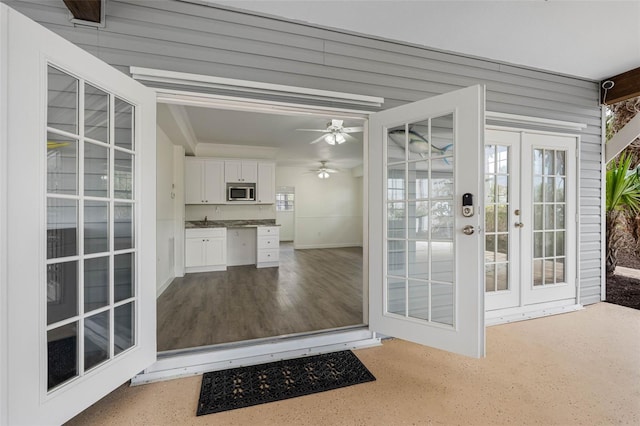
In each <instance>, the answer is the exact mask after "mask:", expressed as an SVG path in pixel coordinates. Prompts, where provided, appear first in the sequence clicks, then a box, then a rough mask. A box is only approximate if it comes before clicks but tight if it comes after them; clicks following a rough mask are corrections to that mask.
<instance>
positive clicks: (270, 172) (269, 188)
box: [256, 162, 276, 204]
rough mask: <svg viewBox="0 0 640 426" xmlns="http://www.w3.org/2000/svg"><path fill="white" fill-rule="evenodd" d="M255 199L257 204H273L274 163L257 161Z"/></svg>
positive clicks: (274, 199)
mask: <svg viewBox="0 0 640 426" xmlns="http://www.w3.org/2000/svg"><path fill="white" fill-rule="evenodd" d="M257 186H258V187H257V188H256V190H257V197H256V201H257V202H258V203H259V204H275V202H276V165H275V163H264V162H259V163H258V182H257Z"/></svg>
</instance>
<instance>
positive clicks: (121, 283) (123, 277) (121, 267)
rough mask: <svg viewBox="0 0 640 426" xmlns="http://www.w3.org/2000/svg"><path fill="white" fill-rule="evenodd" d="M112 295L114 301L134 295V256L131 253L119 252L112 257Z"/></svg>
mask: <svg viewBox="0 0 640 426" xmlns="http://www.w3.org/2000/svg"><path fill="white" fill-rule="evenodd" d="M113 263H114V266H113V281H114V283H113V285H114V288H113V297H114V302H120V301H121V300H124V299H128V298H129V297H131V296H133V295H134V283H135V257H134V254H133V253H125V254H119V255H117V256H114V257H113Z"/></svg>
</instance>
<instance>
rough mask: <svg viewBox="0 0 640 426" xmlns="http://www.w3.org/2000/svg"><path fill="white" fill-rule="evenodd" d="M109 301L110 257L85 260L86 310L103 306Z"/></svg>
mask: <svg viewBox="0 0 640 426" xmlns="http://www.w3.org/2000/svg"><path fill="white" fill-rule="evenodd" d="M108 303H109V258H108V257H98V258H94V259H87V260H85V261H84V311H85V312H89V311H92V310H94V309H99V308H102V307H103V306H106V305H107V304H108Z"/></svg>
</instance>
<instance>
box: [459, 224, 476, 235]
mask: <svg viewBox="0 0 640 426" xmlns="http://www.w3.org/2000/svg"><path fill="white" fill-rule="evenodd" d="M474 232H475V229H474V228H473V226H472V225H467V226H465V227H464V228H462V233H463V234H465V235H472V234H473V233H474Z"/></svg>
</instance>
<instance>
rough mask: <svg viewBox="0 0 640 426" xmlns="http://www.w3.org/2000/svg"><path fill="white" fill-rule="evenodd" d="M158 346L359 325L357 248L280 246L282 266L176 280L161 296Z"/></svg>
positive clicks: (359, 261) (175, 346)
mask: <svg viewBox="0 0 640 426" xmlns="http://www.w3.org/2000/svg"><path fill="white" fill-rule="evenodd" d="M157 303H158V305H157V309H158V351H167V350H174V349H184V348H191V347H197V346H205V345H213V344H219V343H228V342H237V341H242V340H250V339H257V338H263V337H273V336H279V335H284V334H292V333H302V332H310V331H317V330H325V329H329V328H337V327H344V326H349V325H357V324H361V323H362V248H361V247H348V248H336V249H311V250H294V249H293V245H292V244H291V243H284V244H282V245H281V248H280V267H279V268H265V269H256V268H255V266H234V267H230V268H229V269H228V270H227V271H221V272H206V273H198V274H187V275H185V277H183V278H176V279H175V280H174V281H173V283H171V285H170V286H169V288H167V290H165V292H164V293H163V294H162V295H161V296H160V297H159V298H158V301H157Z"/></svg>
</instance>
